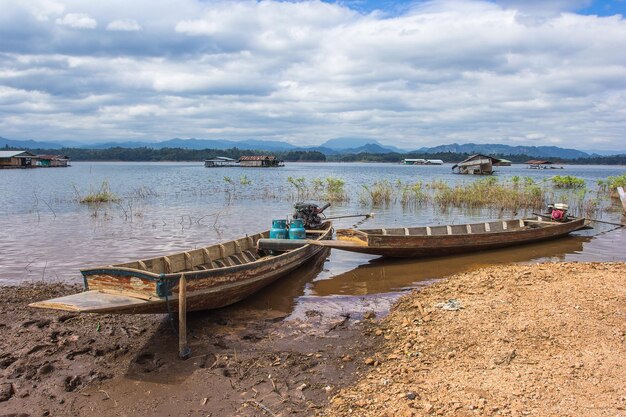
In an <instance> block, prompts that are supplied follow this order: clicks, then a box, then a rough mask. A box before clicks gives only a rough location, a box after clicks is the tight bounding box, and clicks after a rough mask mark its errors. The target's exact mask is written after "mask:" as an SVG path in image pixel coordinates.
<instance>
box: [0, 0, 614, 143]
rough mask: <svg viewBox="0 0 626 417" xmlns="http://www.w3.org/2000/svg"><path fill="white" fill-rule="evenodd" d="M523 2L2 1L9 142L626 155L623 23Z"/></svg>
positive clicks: (1, 110) (0, 112) (3, 118)
mask: <svg viewBox="0 0 626 417" xmlns="http://www.w3.org/2000/svg"><path fill="white" fill-rule="evenodd" d="M555 4H556V5H557V6H558V4H559V3H558V2H553V5H555ZM519 7H520V6H519V5H518V4H517V3H516V2H513V1H511V2H502V3H501V4H493V3H488V2H479V1H454V2H451V1H435V2H427V3H420V4H417V5H415V6H413V7H410V8H407V9H406V10H404V11H402V12H401V14H395V15H393V16H387V15H385V14H384V13H380V12H372V13H369V14H363V13H358V12H356V11H354V10H352V9H349V8H347V7H342V6H340V5H336V4H328V3H322V2H317V1H315V2H297V3H290V2H274V1H264V2H249V1H235V2H233V1H228V2H219V1H218V2H216V1H209V2H201V1H196V0H182V1H179V2H169V1H165V0H154V1H145V0H137V1H133V2H131V3H126V2H122V1H119V0H112V1H109V2H105V3H101V4H96V3H93V4H91V2H90V3H86V2H81V1H54V0H41V1H27V2H20V3H15V2H10V1H5V0H0V8H1V9H2V10H3V13H2V14H0V136H4V137H9V138H16V139H38V140H53V139H64V140H76V141H80V142H89V141H92V142H100V141H103V140H138V141H141V140H159V139H169V138H172V137H202V138H213V139H217V138H220V139H231V140H240V139H247V138H256V139H266V140H285V141H288V142H290V143H292V144H294V145H298V146H307V145H315V144H320V143H322V142H324V141H325V140H327V139H329V138H332V137H369V138H375V139H378V140H379V141H381V142H383V143H387V144H393V145H397V146H400V147H402V148H408V149H415V148H419V147H421V146H432V145H437V144H441V143H450V142H480V143H485V142H491V143H498V142H499V143H507V144H511V145H517V144H527V145H536V146H540V145H557V146H565V147H575V148H581V149H597V150H612V149H616V148H620V149H623V148H624V147H626V146H625V143H626V141H625V140H624V136H623V135H624V133H623V132H624V131H626V54H624V53H622V51H623V49H624V45H626V22H625V21H624V19H623V18H622V17H621V16H609V17H597V16H585V15H577V14H574V13H571V12H563V11H561V10H557V9H556V8H555V7H552V8H548V7H537V8H535V9H537V10H539V11H535V9H533V8H532V7H525V8H524V9H522V10H520V8H519ZM546 10H549V12H546ZM535 17H536V18H535Z"/></svg>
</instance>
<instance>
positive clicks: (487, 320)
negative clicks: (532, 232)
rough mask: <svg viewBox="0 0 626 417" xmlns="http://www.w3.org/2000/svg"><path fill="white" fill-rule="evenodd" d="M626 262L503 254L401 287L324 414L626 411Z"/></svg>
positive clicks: (614, 413) (620, 413)
mask: <svg viewBox="0 0 626 417" xmlns="http://www.w3.org/2000/svg"><path fill="white" fill-rule="evenodd" d="M625 284H626V264H624V263H553V264H539V265H517V266H497V267H489V268H486V269H480V270H477V271H472V272H468V273H463V274H460V275H455V276H453V277H451V278H449V279H446V280H444V281H441V282H439V283H436V284H434V285H432V286H430V287H428V288H426V289H424V290H422V291H419V292H413V293H411V294H410V295H407V296H405V297H403V298H402V299H401V300H400V301H399V302H398V303H397V304H396V306H395V307H394V308H393V310H392V312H391V313H390V315H389V316H387V317H386V318H385V319H384V320H382V321H381V322H380V325H379V328H378V329H375V330H374V332H375V334H377V335H378V337H379V338H380V339H382V340H383V343H382V344H381V345H380V346H379V347H378V348H377V349H375V353H373V354H372V355H371V356H370V357H368V358H366V359H365V363H366V364H368V366H369V367H370V370H369V372H367V373H366V374H365V375H362V376H361V378H360V380H359V382H357V383H356V384H354V385H353V386H350V387H347V388H344V389H342V390H341V391H340V392H339V393H338V394H337V395H335V396H334V397H333V398H332V399H331V404H330V406H329V408H328V409H326V410H324V411H323V412H320V413H319V415H324V416H389V417H392V416H428V415H445V416H476V415H481V416H483V415H486V416H499V415H504V416H526V415H532V416H548V415H549V416H626V384H625V383H624V381H626V340H625V339H626V285H625Z"/></svg>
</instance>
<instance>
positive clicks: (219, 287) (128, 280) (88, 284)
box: [30, 222, 333, 314]
mask: <svg viewBox="0 0 626 417" xmlns="http://www.w3.org/2000/svg"><path fill="white" fill-rule="evenodd" d="M332 233H333V229H332V225H331V223H330V222H326V223H324V224H323V225H322V229H321V230H314V231H310V233H309V232H307V240H306V242H311V241H315V240H323V239H328V238H330V237H331V236H332ZM268 236H269V231H265V232H262V233H257V234H255V235H252V236H246V237H243V238H240V239H236V240H231V241H229V242H224V243H220V244H216V245H212V246H207V247H204V248H200V249H194V250H190V251H187V252H181V253H176V254H172V255H167V256H161V257H157V258H152V259H143V260H139V261H133V262H128V263H122V264H117V265H110V266H103V267H98V268H89V269H82V270H81V273H82V274H83V278H84V284H85V291H84V292H82V293H79V294H73V295H69V296H65V297H59V298H54V299H51V300H46V301H40V302H36V303H32V304H30V306H31V307H39V308H50V309H56V310H66V311H76V312H81V313H127V314H143V313H167V311H168V304H169V308H170V309H171V310H172V311H176V309H177V308H178V282H179V279H180V277H181V276H182V275H184V276H185V277H186V278H187V289H186V294H187V311H194V310H206V309H213V308H219V307H224V306H227V305H229V304H233V303H235V302H237V301H240V300H242V299H244V298H246V297H247V296H249V295H250V294H252V293H254V292H256V291H258V290H259V289H261V288H263V287H265V286H266V285H268V284H270V283H272V282H273V281H275V280H277V279H278V278H280V277H282V276H285V275H286V274H288V273H289V272H291V271H293V270H294V269H296V268H298V267H299V266H301V265H302V264H304V263H305V262H307V261H308V260H310V259H312V258H313V257H314V256H315V255H316V254H318V253H319V252H321V251H322V250H323V249H324V248H323V247H321V246H315V245H311V244H304V245H302V246H300V247H297V248H293V249H289V250H285V251H282V252H276V251H266V250H263V249H257V242H258V241H259V240H260V239H262V238H267V237H268Z"/></svg>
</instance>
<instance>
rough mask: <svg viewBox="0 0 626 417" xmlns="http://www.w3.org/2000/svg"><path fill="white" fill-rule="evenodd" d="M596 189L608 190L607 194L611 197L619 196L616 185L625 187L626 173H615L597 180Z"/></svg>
mask: <svg viewBox="0 0 626 417" xmlns="http://www.w3.org/2000/svg"><path fill="white" fill-rule="evenodd" d="M597 184H598V191H600V192H607V191H608V192H609V195H610V196H611V197H613V198H619V195H618V194H617V187H622V188H624V189H626V173H624V174H622V175H615V176H610V177H607V179H606V180H598V182H597Z"/></svg>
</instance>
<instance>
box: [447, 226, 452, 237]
mask: <svg viewBox="0 0 626 417" xmlns="http://www.w3.org/2000/svg"><path fill="white" fill-rule="evenodd" d="M446 231H447V232H448V234H449V235H451V234H452V226H450V225H447V226H446Z"/></svg>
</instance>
